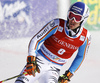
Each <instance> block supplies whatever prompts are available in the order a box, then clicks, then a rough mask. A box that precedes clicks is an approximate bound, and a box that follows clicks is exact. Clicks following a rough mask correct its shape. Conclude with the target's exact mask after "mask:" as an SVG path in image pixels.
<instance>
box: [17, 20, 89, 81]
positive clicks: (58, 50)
mask: <svg viewBox="0 0 100 83" xmlns="http://www.w3.org/2000/svg"><path fill="white" fill-rule="evenodd" d="M66 25H67V21H66V20H63V19H54V20H52V21H50V22H49V23H47V24H46V25H45V26H44V27H43V28H42V29H41V30H40V31H39V32H38V33H37V34H36V35H35V36H34V37H33V38H32V39H31V41H30V43H29V50H28V55H33V56H35V57H37V59H36V60H37V64H38V65H39V68H40V73H36V76H35V77H33V76H29V75H27V74H26V75H23V76H21V77H19V78H17V80H16V82H15V83H35V80H38V81H39V83H58V77H59V75H60V69H61V67H62V66H63V65H64V64H65V63H67V60H68V59H69V58H70V57H71V56H72V55H73V53H74V52H76V51H77V55H76V57H75V59H74V60H73V62H72V64H71V66H70V68H69V71H70V72H71V73H74V72H75V71H76V70H77V69H78V68H79V67H80V65H81V64H82V62H83V60H84V58H85V56H86V54H87V52H88V48H89V45H90V37H91V36H90V33H89V31H88V30H87V29H85V28H84V27H82V26H81V28H80V31H79V32H78V33H77V34H76V35H75V36H73V37H71V36H69V29H68V27H67V26H66ZM66 70H67V68H66ZM23 72H25V67H24V69H23V70H22V72H21V73H23Z"/></svg>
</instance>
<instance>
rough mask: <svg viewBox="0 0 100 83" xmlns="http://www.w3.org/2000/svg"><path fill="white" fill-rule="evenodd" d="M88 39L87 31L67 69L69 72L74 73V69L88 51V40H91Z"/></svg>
mask: <svg viewBox="0 0 100 83" xmlns="http://www.w3.org/2000/svg"><path fill="white" fill-rule="evenodd" d="M90 39H91V36H90V34H89V33H88V34H87V38H86V40H85V42H84V44H83V45H82V46H80V47H79V49H78V53H77V56H76V58H75V59H74V61H73V63H72V65H71V66H70V68H69V71H70V72H71V73H74V72H75V71H77V70H78V68H79V67H80V66H81V64H82V62H83V61H84V58H85V56H86V54H87V52H88V49H89V46H90V42H91V41H90Z"/></svg>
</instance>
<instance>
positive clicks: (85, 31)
mask: <svg viewBox="0 0 100 83" xmlns="http://www.w3.org/2000/svg"><path fill="white" fill-rule="evenodd" d="M83 29H84V34H86V39H88V41H91V33H90V31H89V30H87V29H86V28H83Z"/></svg>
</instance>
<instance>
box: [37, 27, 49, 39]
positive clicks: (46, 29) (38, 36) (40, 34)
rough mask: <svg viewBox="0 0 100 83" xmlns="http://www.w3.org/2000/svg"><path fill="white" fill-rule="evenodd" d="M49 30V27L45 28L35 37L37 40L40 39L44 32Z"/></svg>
mask: <svg viewBox="0 0 100 83" xmlns="http://www.w3.org/2000/svg"><path fill="white" fill-rule="evenodd" d="M48 30H49V27H48V26H47V27H45V28H44V30H43V31H42V32H40V33H39V34H38V35H37V38H40V37H41V36H43V35H44V34H46V32H47V31H48Z"/></svg>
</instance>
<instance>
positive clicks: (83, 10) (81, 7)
mask: <svg viewBox="0 0 100 83" xmlns="http://www.w3.org/2000/svg"><path fill="white" fill-rule="evenodd" d="M70 12H71V13H72V16H73V17H72V16H70V15H69V14H70ZM78 16H79V17H78ZM88 17H89V8H88V6H87V5H86V4H85V3H83V2H76V3H74V4H72V5H71V6H70V8H69V10H68V15H67V19H71V18H72V19H73V18H74V20H76V21H81V25H83V24H84V23H85V22H86V21H87V18H88Z"/></svg>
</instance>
